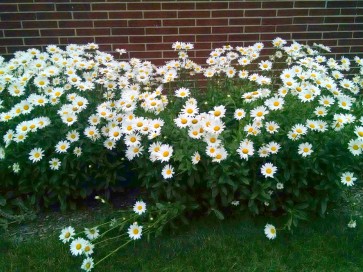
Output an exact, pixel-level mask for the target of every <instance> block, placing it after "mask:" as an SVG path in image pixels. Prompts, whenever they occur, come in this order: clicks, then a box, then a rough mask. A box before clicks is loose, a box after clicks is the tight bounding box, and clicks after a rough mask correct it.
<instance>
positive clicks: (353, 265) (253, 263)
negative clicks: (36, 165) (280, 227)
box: [0, 210, 363, 272]
mask: <svg viewBox="0 0 363 272" xmlns="http://www.w3.org/2000/svg"><path fill="white" fill-rule="evenodd" d="M111 213H112V212H105V211H104V210H98V211H93V212H84V211H78V212H75V213H71V214H68V215H61V214H58V213H55V214H51V215H49V216H45V217H44V216H43V219H42V220H41V223H39V221H37V222H34V223H31V224H30V225H28V226H27V227H26V230H27V231H28V233H26V231H24V229H22V228H21V227H20V228H19V227H17V228H15V229H12V230H10V233H9V234H8V235H6V236H3V237H2V238H0V271H6V272H8V271H9V272H11V271H19V272H21V271H47V272H48V271H52V272H57V271H62V272H65V271H80V269H79V267H80V264H81V262H82V260H81V258H74V257H71V256H70V254H69V252H68V246H66V245H63V244H62V243H61V242H59V241H58V235H59V231H58V228H62V227H64V226H67V225H69V224H70V223H72V224H73V225H74V226H78V227H81V226H92V223H95V222H101V221H102V220H103V219H104V218H106V217H107V216H110V215H111ZM80 216H81V219H79V218H80ZM265 220H266V219H265V218H262V217H261V218H259V217H257V218H245V217H244V218H234V219H230V220H224V221H218V220H216V219H213V218H207V219H204V220H199V221H196V222H194V223H192V224H191V225H190V226H188V227H183V228H181V229H179V230H178V232H177V233H176V234H171V233H166V234H164V235H163V236H162V237H159V238H157V239H153V240H151V241H150V242H149V243H148V242H147V241H146V239H144V240H142V241H139V242H135V243H134V245H131V246H129V247H127V248H125V249H124V250H123V251H121V252H118V253H117V254H116V255H114V256H113V257H112V258H109V259H108V260H106V261H105V262H103V263H101V264H100V266H99V267H97V268H96V269H95V270H94V271H110V272H112V271H115V272H116V271H117V272H120V271H163V272H164V271H165V272H166V271H173V272H176V271H183V272H185V271H216V272H217V271H363V258H362V250H363V240H362V237H363V236H362V234H363V231H362V228H361V227H360V225H361V223H363V222H361V221H362V220H360V221H359V222H357V223H358V226H357V228H356V229H349V228H347V222H348V218H347V217H346V216H339V215H338V214H335V215H332V214H330V215H328V216H327V218H325V219H320V218H317V219H316V220H313V221H312V222H308V223H306V224H300V226H299V227H298V228H297V229H296V230H295V231H294V233H293V234H291V233H287V232H278V236H277V239H276V240H273V241H269V240H268V239H267V238H266V237H265V236H264V233H263V227H264V225H265V224H266V221H265ZM85 222H91V224H90V223H88V224H86V223H85ZM273 223H276V224H278V222H276V221H274V222H273ZM41 229H43V230H41ZM44 230H46V231H44ZM41 232H42V234H40V233H41ZM29 233H30V234H29ZM9 237H11V238H9ZM19 237H25V240H23V241H19V239H17V238H19ZM107 250H108V248H102V249H99V250H98V251H97V252H96V255H95V256H96V258H97V256H98V259H99V258H100V257H101V256H104V255H105V254H106V253H107Z"/></svg>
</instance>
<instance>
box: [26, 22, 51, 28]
mask: <svg viewBox="0 0 363 272" xmlns="http://www.w3.org/2000/svg"><path fill="white" fill-rule="evenodd" d="M22 25H23V28H39V29H42V28H58V23H57V21H24V22H23V23H22Z"/></svg>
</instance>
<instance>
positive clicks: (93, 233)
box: [84, 227, 100, 240]
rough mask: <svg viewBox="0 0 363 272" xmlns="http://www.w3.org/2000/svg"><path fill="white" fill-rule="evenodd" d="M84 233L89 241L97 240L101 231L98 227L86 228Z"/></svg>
mask: <svg viewBox="0 0 363 272" xmlns="http://www.w3.org/2000/svg"><path fill="white" fill-rule="evenodd" d="M84 232H85V234H86V236H87V238H88V239H89V240H94V239H97V238H98V237H99V236H100V231H99V229H98V228H97V227H94V228H90V229H89V228H85V229H84Z"/></svg>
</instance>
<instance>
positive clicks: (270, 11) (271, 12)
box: [245, 9, 276, 17]
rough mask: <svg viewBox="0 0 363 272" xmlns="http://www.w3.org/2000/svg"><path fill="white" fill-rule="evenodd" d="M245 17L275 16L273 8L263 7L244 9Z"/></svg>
mask: <svg viewBox="0 0 363 272" xmlns="http://www.w3.org/2000/svg"><path fill="white" fill-rule="evenodd" d="M245 16H246V17H275V16H276V10H275V9H264V10H245Z"/></svg>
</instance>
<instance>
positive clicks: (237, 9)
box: [0, 0, 363, 64]
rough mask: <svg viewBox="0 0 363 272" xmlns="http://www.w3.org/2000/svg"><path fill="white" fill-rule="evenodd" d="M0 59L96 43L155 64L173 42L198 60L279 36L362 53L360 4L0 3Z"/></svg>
mask: <svg viewBox="0 0 363 272" xmlns="http://www.w3.org/2000/svg"><path fill="white" fill-rule="evenodd" d="M0 19H1V21H0V54H1V55H3V56H4V55H7V56H9V55H11V54H12V53H14V52H15V51H17V50H25V49H27V48H31V47H37V48H39V47H41V48H42V49H44V47H45V45H47V44H59V45H66V44H68V43H87V42H96V43H98V44H100V46H101V50H103V51H110V52H111V51H114V50H115V49H116V48H125V49H127V50H128V51H129V55H128V57H138V58H145V59H148V60H152V61H154V63H157V64H160V63H163V61H164V60H166V59H170V58H175V57H176V55H175V53H174V52H173V51H172V50H171V44H172V43H173V42H175V41H188V42H192V43H195V48H196V49H197V50H195V51H193V52H191V56H192V57H194V58H195V60H197V61H198V60H200V61H204V59H205V57H206V56H207V55H208V53H209V52H210V51H211V49H212V48H216V47H218V46H220V45H223V44H226V43H228V44H232V45H235V44H238V45H248V44H251V43H253V42H256V41H267V42H270V41H271V40H272V39H273V38H274V37H276V36H279V37H282V38H285V39H287V40H292V39H295V40H297V41H299V42H306V41H307V42H308V44H312V43H313V42H323V43H324V44H325V45H328V46H331V47H332V49H333V53H334V54H336V55H342V54H344V55H346V56H352V55H356V54H358V53H362V52H363V50H362V49H363V1H362V0H358V1H357V0H356V1H349V0H341V1H336V0H328V1H318V0H314V1H312V0H310V1H298V0H295V1H267V0H265V1H147V0H143V1H141V0H133V1H114V0H97V1H87V0H62V1H47V0H22V1H13V0H0Z"/></svg>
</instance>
